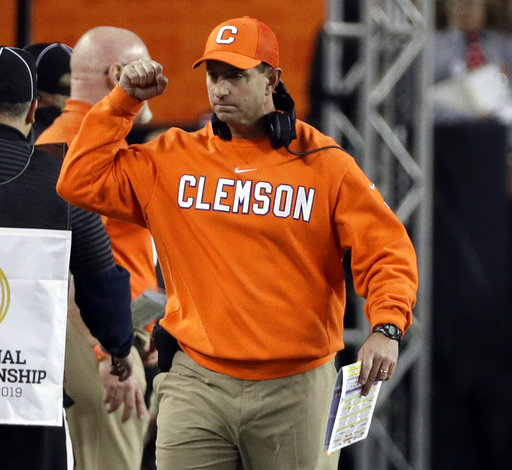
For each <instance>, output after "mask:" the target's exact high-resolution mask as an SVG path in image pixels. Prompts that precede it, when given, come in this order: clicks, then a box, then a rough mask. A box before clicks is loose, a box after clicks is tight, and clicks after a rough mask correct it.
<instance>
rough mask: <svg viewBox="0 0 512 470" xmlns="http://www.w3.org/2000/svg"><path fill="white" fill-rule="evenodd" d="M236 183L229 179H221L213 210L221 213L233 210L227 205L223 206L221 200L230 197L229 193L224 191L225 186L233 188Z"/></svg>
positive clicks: (218, 183) (218, 182)
mask: <svg viewBox="0 0 512 470" xmlns="http://www.w3.org/2000/svg"><path fill="white" fill-rule="evenodd" d="M234 184H235V182H234V181H233V180H230V179H227V178H219V179H218V181H217V190H216V191H215V199H214V201H213V210H214V211H221V212H229V209H231V208H230V207H229V206H227V205H226V204H222V203H221V200H222V199H226V198H227V197H228V193H227V192H226V191H224V186H233V185H234Z"/></svg>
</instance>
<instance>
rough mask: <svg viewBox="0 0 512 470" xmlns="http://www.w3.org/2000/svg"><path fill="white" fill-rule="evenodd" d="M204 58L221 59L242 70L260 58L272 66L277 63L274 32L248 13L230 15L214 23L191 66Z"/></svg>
mask: <svg viewBox="0 0 512 470" xmlns="http://www.w3.org/2000/svg"><path fill="white" fill-rule="evenodd" d="M205 60H220V61H221V62H226V63H228V64H230V65H233V66H234V67H237V68H239V69H244V70H246V69H250V68H252V67H256V66H257V65H259V64H261V63H262V62H265V63H267V64H269V65H270V66H272V67H274V68H275V67H279V46H278V44H277V38H276V35H275V34H274V33H273V32H272V30H271V29H270V28H269V27H268V26H267V25H265V24H263V23H262V22H261V21H259V20H257V19H255V18H250V17H249V16H244V17H243V18H233V19H231V20H227V21H224V22H222V23H221V24H219V25H217V26H216V27H215V29H214V30H213V31H212V32H211V33H210V36H209V37H208V40H207V41H206V46H205V48H204V53H203V56H202V57H201V58H200V59H198V60H196V61H195V62H194V63H193V64H192V67H194V68H196V67H197V66H198V65H199V64H201V63H202V62H204V61H205Z"/></svg>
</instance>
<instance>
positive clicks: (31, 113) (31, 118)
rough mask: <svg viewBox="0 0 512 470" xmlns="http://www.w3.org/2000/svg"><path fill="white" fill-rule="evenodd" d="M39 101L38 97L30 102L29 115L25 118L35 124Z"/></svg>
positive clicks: (27, 121) (29, 122) (28, 122)
mask: <svg viewBox="0 0 512 470" xmlns="http://www.w3.org/2000/svg"><path fill="white" fill-rule="evenodd" d="M37 103H38V101H37V98H35V99H34V100H33V101H32V103H30V108H28V112H27V117H26V118H25V121H26V123H27V124H34V122H36V109H37Z"/></svg>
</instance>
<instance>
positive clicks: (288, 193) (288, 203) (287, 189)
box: [274, 184, 293, 217]
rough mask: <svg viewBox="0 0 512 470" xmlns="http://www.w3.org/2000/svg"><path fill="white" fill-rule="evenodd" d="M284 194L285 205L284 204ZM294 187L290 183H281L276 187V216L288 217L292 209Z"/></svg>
mask: <svg viewBox="0 0 512 470" xmlns="http://www.w3.org/2000/svg"><path fill="white" fill-rule="evenodd" d="M283 196H284V207H282V205H283ZM292 200H293V188H292V187H291V186H290V185H288V184H280V185H279V186H278V187H277V189H276V196H275V199H274V214H275V216H276V217H288V216H289V215H290V213H291V209H292Z"/></svg>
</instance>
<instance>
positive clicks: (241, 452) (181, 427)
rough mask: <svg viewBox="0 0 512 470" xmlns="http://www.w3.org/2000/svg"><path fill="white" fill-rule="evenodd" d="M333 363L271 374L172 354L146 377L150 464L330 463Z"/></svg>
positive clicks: (236, 469) (310, 468)
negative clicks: (248, 374) (152, 414)
mask: <svg viewBox="0 0 512 470" xmlns="http://www.w3.org/2000/svg"><path fill="white" fill-rule="evenodd" d="M335 376H336V371H335V369H334V363H333V362H329V363H327V364H324V365H323V366H321V367H318V368H316V369H313V370H310V371H308V372H304V373H302V374H297V375H293V376H290V377H284V378H279V379H272V380H261V381H250V380H240V379H235V378H233V377H229V376H226V375H223V374H219V373H217V372H213V371H211V370H208V369H205V368H204V367H202V366H200V365H199V364H197V363H195V362H194V361H193V360H192V359H190V358H189V357H188V356H187V355H186V354H184V353H182V352H178V353H176V356H175V357H174V362H173V366H172V368H171V370H170V372H168V373H161V374H159V375H157V377H156V378H155V381H154V388H155V392H156V396H157V398H158V400H159V413H158V417H157V426H158V434H157V441H156V446H157V450H156V460H157V467H158V470H192V469H204V470H206V469H208V470H241V469H243V470H335V469H337V467H338V456H339V454H338V453H336V454H334V455H332V456H330V457H328V456H327V455H326V453H325V452H324V451H323V440H324V433H325V425H326V421H327V413H328V407H329V400H330V397H331V390H332V386H333V384H334V380H335Z"/></svg>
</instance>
